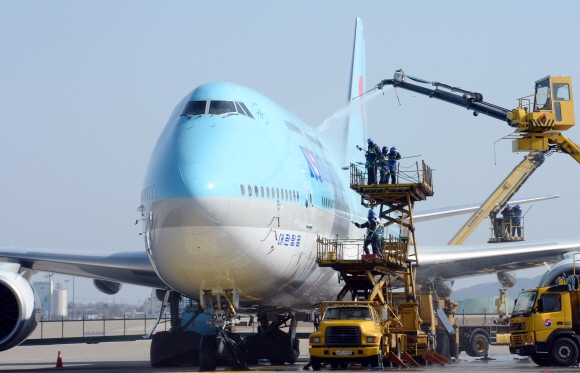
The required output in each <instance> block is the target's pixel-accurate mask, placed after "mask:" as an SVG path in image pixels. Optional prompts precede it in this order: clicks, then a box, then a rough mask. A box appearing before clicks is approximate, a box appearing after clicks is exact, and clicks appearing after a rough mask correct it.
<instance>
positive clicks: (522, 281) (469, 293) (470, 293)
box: [451, 276, 542, 302]
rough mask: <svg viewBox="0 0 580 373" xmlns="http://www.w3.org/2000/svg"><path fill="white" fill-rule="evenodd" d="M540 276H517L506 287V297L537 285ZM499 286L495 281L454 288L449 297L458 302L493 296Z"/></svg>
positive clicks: (512, 296)
mask: <svg viewBox="0 0 580 373" xmlns="http://www.w3.org/2000/svg"><path fill="white" fill-rule="evenodd" d="M541 278H542V276H537V277H534V278H519V279H518V281H517V283H516V286H514V287H512V288H509V289H508V297H509V298H511V299H514V300H515V299H516V298H517V297H518V294H519V293H520V291H521V290H522V289H529V288H534V287H536V286H538V283H539V282H540V279H541ZM500 288H501V285H500V284H499V282H497V281H496V282H488V283H485V284H479V285H475V286H471V287H468V288H463V289H459V290H455V291H454V292H453V293H452V294H451V299H452V300H454V301H455V302H459V301H462V300H464V299H487V298H494V297H497V296H499V289H500Z"/></svg>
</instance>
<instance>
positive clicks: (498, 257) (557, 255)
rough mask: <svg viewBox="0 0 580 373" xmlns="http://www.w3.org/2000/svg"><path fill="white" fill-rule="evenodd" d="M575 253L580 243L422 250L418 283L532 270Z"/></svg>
mask: <svg viewBox="0 0 580 373" xmlns="http://www.w3.org/2000/svg"><path fill="white" fill-rule="evenodd" d="M574 251H580V240H575V241H565V242H548V241H546V242H518V243H514V242H509V243H497V244H478V245H452V246H451V245H441V246H421V247H420V248H419V267H418V268H417V281H419V282H427V281H428V282H432V281H434V280H438V281H444V280H453V279H457V278H461V277H470V276H474V275H478V274H480V275H483V274H490V273H497V272H502V271H513V270H516V269H524V268H530V267H534V266H540V265H542V264H543V263H544V262H546V263H555V262H558V261H561V260H563V259H564V254H565V253H569V252H574Z"/></svg>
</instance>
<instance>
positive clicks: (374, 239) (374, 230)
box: [353, 209, 383, 259]
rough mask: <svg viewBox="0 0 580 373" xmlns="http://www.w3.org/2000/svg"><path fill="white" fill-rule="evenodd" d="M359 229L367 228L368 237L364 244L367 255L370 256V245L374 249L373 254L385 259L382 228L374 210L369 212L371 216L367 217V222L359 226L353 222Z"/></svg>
mask: <svg viewBox="0 0 580 373" xmlns="http://www.w3.org/2000/svg"><path fill="white" fill-rule="evenodd" d="M353 223H354V225H356V227H357V228H366V229H367V235H366V237H365V242H364V243H363V249H364V252H365V254H367V255H369V254H370V253H369V248H368V246H369V244H371V245H372V247H373V254H375V255H376V256H378V257H379V258H380V259H383V254H382V253H381V235H382V226H381V222H380V220H379V218H378V217H377V214H375V212H374V210H373V209H370V210H369V214H368V216H367V221H366V222H364V223H362V224H359V223H356V222H353Z"/></svg>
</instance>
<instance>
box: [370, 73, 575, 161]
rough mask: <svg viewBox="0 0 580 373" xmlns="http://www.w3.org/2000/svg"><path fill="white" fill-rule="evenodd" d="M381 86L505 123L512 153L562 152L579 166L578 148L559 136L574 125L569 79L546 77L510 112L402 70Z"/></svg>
mask: <svg viewBox="0 0 580 373" xmlns="http://www.w3.org/2000/svg"><path fill="white" fill-rule="evenodd" d="M407 80H413V81H415V82H419V83H423V84H430V85H431V86H434V87H435V88H434V89H433V88H427V87H424V86H420V85H417V84H412V83H409V82H408V81H407ZM385 85H392V86H394V87H396V88H402V89H405V90H409V91H412V92H415V93H419V94H422V95H425V96H427V97H429V98H434V99H437V100H441V101H445V102H448V103H450V104H453V105H458V106H461V107H463V108H465V109H468V110H473V115H474V116H478V115H479V114H483V115H487V116H490V117H492V118H495V119H499V120H501V121H502V122H507V124H508V125H509V126H510V127H512V128H514V135H515V139H514V140H513V142H512V151H513V152H529V151H535V150H537V151H542V152H562V153H566V154H569V155H570V156H571V157H572V158H574V159H575V160H576V162H578V163H580V147H579V146H578V145H577V144H575V143H574V142H573V141H572V140H570V139H568V138H567V137H566V136H564V135H562V132H563V131H567V130H569V129H570V128H572V127H573V126H574V125H575V124H576V119H575V116H574V96H573V94H572V78H570V77H569V76H547V77H545V78H542V79H540V80H538V81H536V82H535V87H534V88H535V89H534V94H532V95H529V96H525V97H522V98H520V99H518V107H517V108H515V109H512V110H508V109H505V108H503V107H500V106H497V105H493V104H490V103H488V102H485V101H483V95H482V94H481V93H477V92H471V91H466V90H464V89H461V88H459V87H452V86H449V85H447V84H443V83H439V82H430V81H427V80H423V79H419V78H415V77H412V76H410V75H406V74H405V73H404V72H403V71H402V70H397V71H396V72H395V76H394V77H393V79H385V80H383V81H381V82H380V83H379V84H377V86H376V88H378V89H382V88H383V87H384V86H385ZM445 90H449V91H450V92H447V91H445ZM455 92H459V93H460V94H456V93H455Z"/></svg>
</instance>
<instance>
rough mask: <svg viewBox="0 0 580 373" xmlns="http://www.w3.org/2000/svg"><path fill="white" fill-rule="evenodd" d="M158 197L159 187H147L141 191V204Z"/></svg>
mask: <svg viewBox="0 0 580 373" xmlns="http://www.w3.org/2000/svg"><path fill="white" fill-rule="evenodd" d="M156 196H157V185H153V186H150V187H147V188H145V189H143V190H142V191H141V202H143V201H146V200H148V199H151V198H155V197H156Z"/></svg>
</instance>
